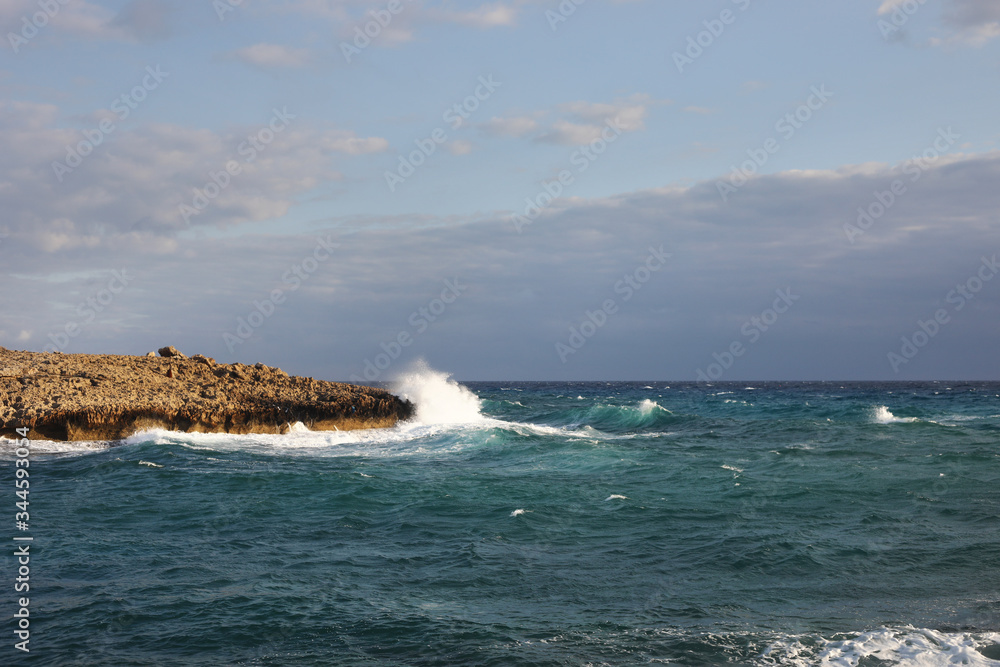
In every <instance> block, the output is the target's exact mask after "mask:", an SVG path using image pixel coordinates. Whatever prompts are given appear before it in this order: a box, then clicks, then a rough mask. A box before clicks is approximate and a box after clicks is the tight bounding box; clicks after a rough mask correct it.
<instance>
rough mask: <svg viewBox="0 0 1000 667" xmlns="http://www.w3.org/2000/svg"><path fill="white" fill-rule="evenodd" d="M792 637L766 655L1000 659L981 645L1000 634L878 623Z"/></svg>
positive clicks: (852, 660)
mask: <svg viewBox="0 0 1000 667" xmlns="http://www.w3.org/2000/svg"><path fill="white" fill-rule="evenodd" d="M803 639H806V638H805V637H788V638H785V639H782V640H779V641H777V642H775V643H773V644H772V645H771V646H769V647H768V648H767V650H766V651H764V653H763V655H762V656H761V658H763V659H764V660H766V661H767V664H778V665H796V666H797V665H803V666H805V665H858V664H867V663H868V662H873V663H874V662H877V663H878V664H887V665H928V666H930V665H969V666H971V667H987V666H989V665H996V664H997V661H995V660H991V659H990V658H987V657H986V656H985V655H983V653H981V652H980V651H979V650H978V649H979V648H982V647H985V646H989V645H996V644H997V643H998V642H1000V633H996V632H986V633H969V632H941V631H938V630H931V629H927V628H915V627H912V626H904V627H900V628H878V629H876V630H870V631H868V632H861V633H858V634H857V635H856V636H854V637H848V638H843V639H836V640H833V639H824V638H819V645H818V646H817V645H815V644H814V642H813V641H810V640H809V639H806V641H805V642H803V641H802V640H803Z"/></svg>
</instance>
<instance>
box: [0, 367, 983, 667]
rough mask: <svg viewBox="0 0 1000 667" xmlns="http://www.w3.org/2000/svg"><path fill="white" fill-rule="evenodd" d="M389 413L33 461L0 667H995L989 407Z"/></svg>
mask: <svg viewBox="0 0 1000 667" xmlns="http://www.w3.org/2000/svg"><path fill="white" fill-rule="evenodd" d="M397 391H399V392H401V393H404V394H406V395H407V396H410V397H412V398H414V399H415V400H416V401H417V402H418V405H419V406H420V408H421V409H420V412H419V413H418V415H417V419H416V420H415V421H413V422H411V423H407V424H403V425H400V426H399V427H397V428H395V429H389V430H383V431H370V432H351V433H337V432H334V433H330V432H323V433H312V432H309V431H307V430H305V429H303V428H298V429H296V430H295V431H294V432H293V433H290V434H288V435H285V436H272V435H261V436H233V435H217V434H211V435H209V434H205V435H200V434H182V433H172V432H165V431H152V432H147V433H142V434H138V435H136V436H133V437H131V438H129V439H128V440H127V441H125V442H124V443H123V444H120V445H118V446H113V447H112V446H109V445H108V444H107V443H82V444H81V443H61V444H57V443H44V442H36V443H33V446H32V455H31V467H30V471H31V477H30V479H31V506H30V508H31V512H30V513H31V530H30V534H31V536H33V538H34V541H33V542H32V546H31V554H32V557H31V584H30V585H31V590H30V613H31V617H30V618H31V640H30V649H31V652H30V654H27V655H26V654H24V653H22V652H20V651H17V650H15V649H14V648H13V644H14V643H15V641H17V639H16V638H15V636H14V634H13V628H14V625H15V624H14V623H13V622H12V621H8V622H7V625H6V627H7V630H6V631H5V632H4V633H3V635H2V636H4V637H5V638H6V641H5V642H4V645H2V646H0V664H3V665H20V664H36V665H144V666H145V665H185V666H187V665H387V666H388V665H393V666H395V665H428V666H429V665H442V666H444V665H496V666H508V665H538V666H542V665H553V666H555V665H595V666H596V665H649V664H670V665H859V666H867V667H874V666H876V665H877V666H885V665H953V664H961V665H1000V384H998V383H945V382H936V383H882V384H879V383H864V384H860V383H843V382H839V383H838V382H832V383H749V384H748V383H744V382H740V383H714V384H711V385H708V384H693V383H673V382H668V383H664V382H642V383H615V382H611V383H605V382H598V383H580V382H571V383H469V384H467V385H465V386H461V385H458V384H456V383H454V382H450V381H448V379H447V377H446V376H445V375H444V374H441V373H436V372H433V371H430V370H424V371H421V372H415V373H414V374H412V375H410V376H408V377H405V378H403V380H402V383H401V384H400V385H399V386H398V387H397ZM0 451H2V458H3V466H2V467H3V469H4V470H6V471H7V473H5V475H6V476H7V477H8V478H9V480H10V483H9V484H6V486H7V487H9V492H8V496H13V495H14V484H13V479H14V467H13V458H14V454H13V445H12V443H11V442H10V441H4V442H3V443H0ZM15 500H16V499H15V498H12V497H11V498H9V501H10V502H9V503H8V504H9V508H8V509H9V512H10V513H11V517H10V519H11V521H13V519H14V517H13V514H14V512H15V511H16V510H15V508H14V501H15ZM9 535H10V536H11V537H13V536H16V535H18V532H17V531H16V530H14V528H13V526H11V527H10V529H9ZM9 539H11V538H10V537H8V540H9ZM9 544H11V545H13V544H15V543H13V542H10V543H9ZM4 551H5V554H4V558H3V561H2V563H3V571H2V577H3V580H4V583H3V586H2V590H4V591H6V594H5V595H4V596H2V598H0V599H2V601H3V602H2V604H3V605H4V609H5V610H6V611H5V615H6V616H7V618H10V615H12V614H13V613H14V611H15V609H16V607H15V604H16V602H15V600H16V598H17V597H18V594H15V593H14V592H13V581H14V578H15V576H16V570H17V563H16V561H15V558H14V557H13V556H12V555H11V554H12V552H13V551H14V548H13V546H11V547H10V548H8V549H6V550H4Z"/></svg>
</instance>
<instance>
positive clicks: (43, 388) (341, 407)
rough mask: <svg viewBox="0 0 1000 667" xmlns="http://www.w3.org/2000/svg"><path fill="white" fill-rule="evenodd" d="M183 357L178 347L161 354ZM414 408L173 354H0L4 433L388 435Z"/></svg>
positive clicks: (350, 389)
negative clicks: (303, 430) (298, 430)
mask: <svg viewBox="0 0 1000 667" xmlns="http://www.w3.org/2000/svg"><path fill="white" fill-rule="evenodd" d="M164 350H170V351H171V352H174V353H176V350H175V349H174V348H172V347H170V348H163V350H161V351H160V352H161V354H162V353H163V351H164ZM413 409H414V408H413V405H412V404H411V403H410V402H409V401H402V400H400V399H399V398H397V397H395V396H393V395H392V394H390V393H388V392H386V391H384V390H382V389H374V388H372V387H359V386H356V385H350V384H343V383H339V382H324V381H321V380H314V379H312V378H305V377H289V376H288V374H287V373H285V372H284V371H282V370H281V369H279V368H270V367H268V366H265V365H264V364H256V365H254V366H245V365H243V364H219V363H216V361H215V360H214V359H212V358H210V357H205V356H203V355H200V354H196V355H194V356H193V357H191V358H190V359H189V358H187V357H185V356H183V355H181V354H180V353H177V354H175V355H172V356H169V357H167V356H161V357H150V356H141V357H140V356H124V355H110V354H58V353H41V352H18V351H14V350H7V349H5V348H2V347H0V435H3V436H6V437H8V438H11V437H20V436H16V434H15V431H14V429H16V428H20V427H27V428H28V429H29V432H28V437H29V438H31V439H45V440H119V439H122V438H126V437H128V436H130V435H132V434H133V433H136V432H137V431H141V430H144V429H149V428H165V429H170V430H175V431H196V432H203V433H221V432H225V433H285V432H287V431H288V429H289V427H290V426H291V424H294V423H295V422H302V423H304V424H305V425H306V426H307V427H308V428H310V429H312V430H317V431H332V430H351V429H362V428H384V427H389V426H394V425H395V424H396V422H397V421H399V420H402V419H407V418H409V417H410V416H412V414H413Z"/></svg>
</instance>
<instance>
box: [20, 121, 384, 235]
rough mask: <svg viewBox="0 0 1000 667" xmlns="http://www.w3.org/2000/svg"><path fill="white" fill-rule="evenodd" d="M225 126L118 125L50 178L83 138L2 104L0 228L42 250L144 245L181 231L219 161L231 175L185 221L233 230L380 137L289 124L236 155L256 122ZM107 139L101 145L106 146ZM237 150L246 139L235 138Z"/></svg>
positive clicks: (282, 209)
mask: <svg viewBox="0 0 1000 667" xmlns="http://www.w3.org/2000/svg"><path fill="white" fill-rule="evenodd" d="M267 121H268V119H267V118H266V117H265V118H262V123H261V126H259V127H243V128H234V129H231V130H230V131H228V132H225V133H217V132H212V131H209V130H204V129H191V128H185V127H180V126H177V125H169V124H156V125H148V126H144V127H139V128H136V129H120V130H117V131H116V132H115V134H114V135H112V136H110V137H109V138H108V139H106V140H105V142H104V144H102V145H99V146H97V147H96V148H94V149H93V151H92V152H91V153H90V154H88V155H87V156H86V157H84V158H83V159H82V162H81V163H79V166H76V167H75V168H74V169H73V171H71V172H69V173H63V174H61V175H62V179H63V180H62V182H60V181H59V178H58V177H57V175H56V173H55V171H54V169H53V162H55V161H58V162H62V163H65V161H66V160H67V147H68V146H69V147H74V146H77V145H78V144H79V143H80V142H81V140H83V139H84V137H83V134H82V133H81V132H80V131H79V130H75V129H68V128H65V127H60V126H59V124H58V112H57V109H56V107H54V106H52V105H41V104H30V103H25V102H7V103H0V206H2V208H3V210H4V212H5V215H4V218H3V220H2V221H0V232H5V233H8V234H10V237H11V238H10V239H7V240H5V243H10V242H11V241H13V240H21V241H26V242H29V243H30V244H31V245H33V246H35V247H37V248H39V249H42V250H44V251H46V252H58V251H62V250H67V249H70V248H76V247H81V248H93V247H96V246H97V245H117V246H119V247H125V246H131V245H134V244H137V243H141V242H149V243H152V246H151V247H153V248H155V249H157V250H159V251H169V250H170V248H171V246H170V244H169V243H166V244H164V243H163V242H161V241H160V240H155V237H158V236H166V237H170V236H171V235H173V234H174V233H176V232H177V231H179V230H181V229H185V228H187V227H188V222H186V221H185V220H184V219H183V216H182V215H181V214H180V211H179V206H180V205H181V204H182V203H183V204H188V205H190V204H191V202H192V198H193V196H194V192H195V188H198V189H201V188H204V187H205V186H206V184H207V183H209V182H210V178H211V176H210V175H211V173H219V172H223V171H225V167H226V164H227V162H228V161H230V160H235V161H236V162H237V163H238V164H239V165H240V173H238V174H237V175H234V176H232V177H231V179H229V183H228V184H227V185H226V187H224V188H222V189H221V192H219V194H218V195H217V196H216V197H215V198H213V199H212V200H211V202H210V203H209V204H208V205H207V206H206V207H205V208H204V210H203V211H202V212H201V213H199V214H197V215H194V216H189V218H190V225H191V226H224V225H236V224H240V223H243V222H247V221H253V220H266V219H270V218H275V217H280V216H282V215H284V214H285V213H287V212H288V210H289V208H290V207H291V206H292V204H293V202H294V200H295V198H296V197H297V196H298V195H300V194H302V193H304V192H307V191H309V190H311V189H313V188H315V187H316V186H318V185H320V184H322V183H324V182H328V181H331V180H336V179H338V178H340V174H339V173H338V172H337V171H336V170H335V168H334V166H333V158H334V155H336V154H340V155H344V156H357V155H364V154H367V153H375V152H380V151H384V150H386V149H387V148H388V142H387V141H386V140H385V139H384V138H381V137H359V136H357V135H356V134H355V133H353V132H351V131H348V130H344V129H340V128H330V127H316V126H313V125H308V124H305V123H303V124H297V122H296V121H295V120H290V121H288V122H289V125H288V127H286V128H285V129H284V130H283V131H281V132H279V133H276V134H275V135H274V140H273V142H272V143H270V144H267V145H264V147H263V149H262V150H260V151H254V153H253V155H252V157H253V159H252V160H250V159H249V158H250V155H249V154H248V153H247V152H243V153H241V152H240V146H241V142H244V141H245V140H246V139H247V137H248V135H250V134H257V132H258V131H259V130H260V129H261V128H262V127H266V123H267ZM105 144H106V145H105ZM244 147H245V145H244Z"/></svg>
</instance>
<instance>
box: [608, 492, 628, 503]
mask: <svg viewBox="0 0 1000 667" xmlns="http://www.w3.org/2000/svg"><path fill="white" fill-rule="evenodd" d="M609 500H628V496H623V495H621V494H620V493H612V494H611V495H610V496H608V497H607V498H605V499H604V502H608V501H609Z"/></svg>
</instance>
